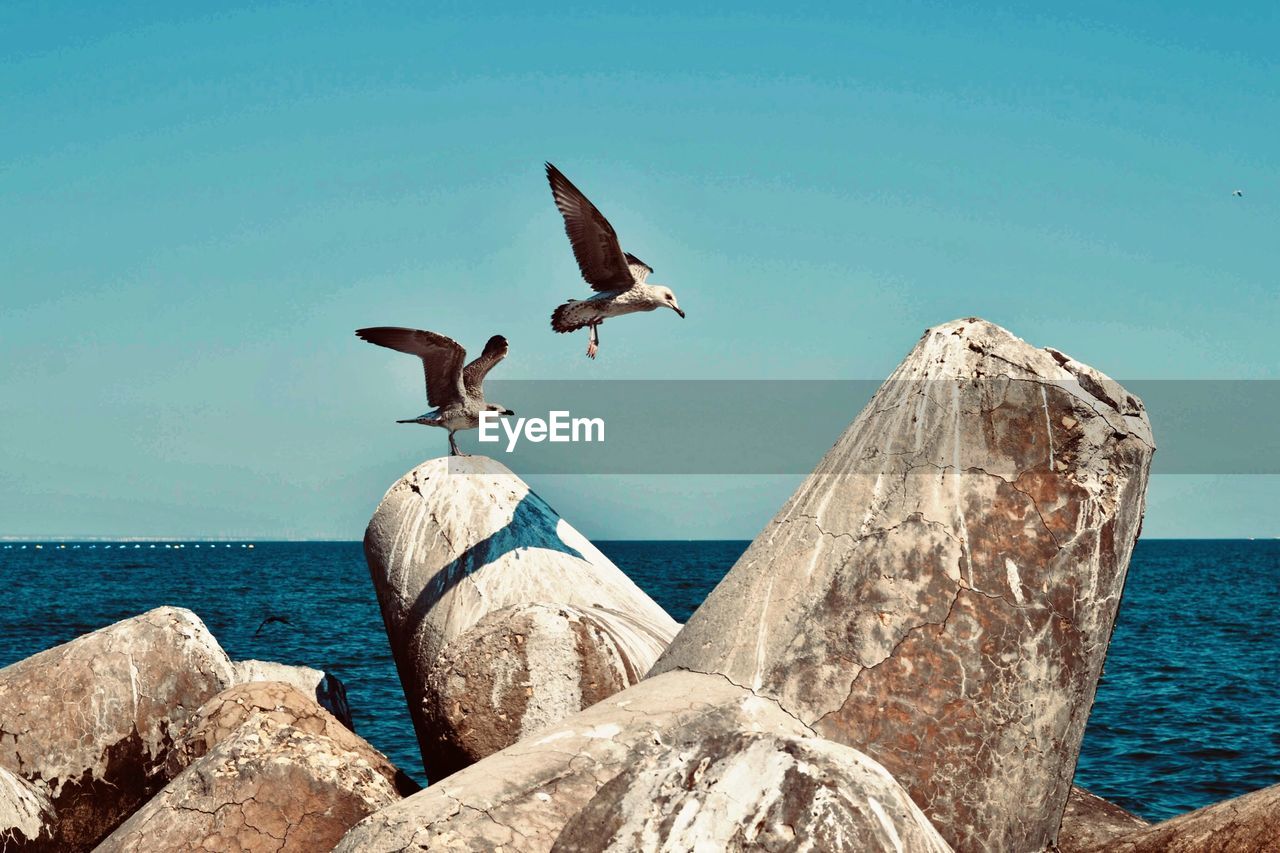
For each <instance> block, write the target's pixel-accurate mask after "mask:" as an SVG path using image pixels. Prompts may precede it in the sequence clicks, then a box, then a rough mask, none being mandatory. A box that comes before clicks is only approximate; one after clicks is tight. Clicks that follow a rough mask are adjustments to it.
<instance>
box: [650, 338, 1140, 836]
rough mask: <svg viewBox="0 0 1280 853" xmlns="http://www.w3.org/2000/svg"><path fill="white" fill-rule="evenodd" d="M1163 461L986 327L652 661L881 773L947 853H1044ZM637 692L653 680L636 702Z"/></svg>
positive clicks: (917, 373) (1042, 361)
mask: <svg viewBox="0 0 1280 853" xmlns="http://www.w3.org/2000/svg"><path fill="white" fill-rule="evenodd" d="M1153 450H1154V447H1153V443H1152V437H1151V429H1150V425H1149V423H1148V421H1147V417H1146V414H1145V412H1144V410H1143V407H1142V404H1141V402H1139V401H1138V400H1137V399H1135V398H1134V397H1133V396H1132V395H1130V394H1128V393H1127V392H1126V391H1125V390H1124V389H1123V388H1121V387H1120V386H1119V385H1118V384H1117V383H1115V382H1114V381H1113V380H1111V379H1109V378H1107V377H1106V376H1104V375H1102V374H1101V373H1098V372H1097V371H1095V370H1093V369H1092V368H1090V367H1087V366H1085V365H1082V364H1080V363H1078V362H1075V361H1073V360H1071V359H1070V358H1068V357H1067V356H1064V355H1062V354H1061V353H1060V352H1057V351H1055V350H1046V349H1037V348H1035V347H1033V346H1031V345H1030V344H1028V343H1026V342H1025V341H1022V340H1021V339H1019V338H1016V337H1014V336H1013V335H1012V334H1010V333H1009V332H1008V331H1006V330H1004V329H1002V328H1000V327H998V326H995V325H992V324H991V323H987V322H985V321H983V320H978V319H968V320H957V321H954V322H951V323H947V324H946V325H943V326H939V327H937V328H934V329H931V330H929V331H928V332H926V333H925V335H924V337H923V338H922V339H921V340H920V342H919V343H918V344H917V346H916V347H915V349H914V350H912V352H911V353H910V354H909V355H908V356H907V358H906V359H905V360H904V361H903V362H902V364H901V365H900V366H899V367H898V368H897V370H895V371H894V373H893V375H892V376H891V377H890V378H889V380H888V381H886V382H885V384H884V385H882V386H881V388H880V389H879V390H878V391H877V393H876V395H875V396H874V397H873V399H872V400H871V402H870V403H869V404H868V405H867V407H866V408H865V409H864V410H863V411H862V413H861V414H860V415H859V416H858V418H857V419H856V420H855V421H854V422H853V424H852V425H851V426H850V427H849V428H848V430H846V432H845V433H844V435H842V436H841V437H840V438H839V439H838V440H837V442H836V444H835V446H834V447H833V448H832V449H831V450H830V451H829V452H828V453H827V455H826V456H825V457H824V458H823V459H822V461H821V462H820V463H819V464H818V467H817V468H816V469H815V470H814V472H813V473H812V474H811V475H810V476H809V477H808V478H807V479H806V480H805V482H804V483H803V484H802V485H801V486H800V488H799V489H798V490H797V491H796V493H795V494H794V495H793V496H792V497H791V498H790V500H788V501H787V503H786V504H785V505H784V506H783V508H782V510H781V511H780V512H779V513H778V515H777V516H776V517H775V518H774V519H773V521H772V522H770V524H769V525H768V526H767V527H766V528H765V529H764V531H763V532H761V534H760V535H759V536H758V537H757V538H756V539H755V541H754V542H753V543H752V544H751V546H750V548H748V550H747V551H746V553H744V554H743V556H742V558H741V559H740V560H739V561H738V562H737V564H735V566H734V567H733V569H732V570H731V571H730V572H729V573H728V575H727V576H726V577H725V578H724V580H723V581H722V582H721V583H720V584H719V585H718V586H717V587H716V588H715V590H713V591H712V593H711V594H710V595H709V596H708V598H707V599H706V601H705V602H704V603H703V605H702V606H701V607H700V608H699V609H698V611H697V612H696V613H695V614H694V615H693V617H692V618H691V619H690V620H689V622H688V624H687V625H685V627H684V629H683V630H682V631H681V632H680V634H679V635H678V636H677V637H676V638H675V640H674V641H673V642H672V643H671V645H670V647H669V648H668V649H667V651H666V652H665V653H664V654H663V655H662V657H661V658H660V659H659V661H658V663H657V664H656V665H655V667H654V669H653V673H654V674H657V673H662V672H669V671H673V670H677V669H687V670H693V671H700V672H715V673H721V674H723V675H725V676H726V677H728V678H729V679H730V680H732V681H734V682H735V683H738V684H742V685H745V686H747V687H750V688H751V689H753V690H755V691H757V692H758V693H761V694H762V695H767V696H770V697H773V698H775V699H777V700H778V701H779V702H780V703H781V704H782V706H783V707H784V708H786V709H787V710H788V711H789V712H791V713H793V714H795V715H796V716H797V717H799V718H800V719H801V720H803V721H804V722H806V723H808V724H810V725H812V726H813V727H814V728H815V729H816V730H817V731H818V732H819V733H820V734H822V735H823V736H825V737H827V738H829V739H831V740H834V741H837V742H839V743H844V744H847V745H849V746H852V747H854V748H856V749H859V750H861V751H862V752H865V753H866V754H867V755H869V756H871V757H872V758H873V759H875V760H876V761H878V762H880V763H881V764H882V765H884V766H885V767H886V768H888V770H889V771H890V772H891V773H892V774H893V776H894V778H896V779H897V780H898V781H899V782H900V783H902V784H903V786H904V787H906V789H907V790H908V791H910V793H911V796H912V798H913V799H914V800H915V802H916V803H917V804H919V805H920V807H921V808H922V809H923V811H924V813H925V814H926V815H928V817H929V819H930V820H931V821H932V822H933V824H934V826H936V827H937V828H938V830H939V832H941V833H942V836H943V837H944V838H946V839H947V841H948V842H950V843H951V844H952V846H953V847H955V848H956V849H957V850H960V851H973V850H1039V849H1042V848H1044V847H1045V846H1047V845H1048V844H1050V843H1051V842H1052V841H1053V837H1054V833H1055V832H1056V831H1057V828H1058V822H1059V818H1060V816H1061V815H1062V813H1063V810H1064V808H1065V806H1066V801H1067V794H1068V791H1069V790H1070V787H1071V778H1072V774H1073V772H1074V769H1075V765H1076V759H1077V757H1078V754H1079V747H1080V741H1081V738H1082V736H1083V734H1084V726H1085V721H1086V719H1087V717H1088V713H1089V708H1090V706H1091V705H1092V702H1093V696H1094V690H1095V688H1096V686H1097V680H1098V676H1099V674H1100V672H1101V669H1102V663H1103V659H1104V657H1105V654H1106V649H1107V644H1108V642H1109V641H1110V637H1111V629H1112V624H1113V621H1114V619H1115V613H1116V608H1117V606H1118V604H1119V601H1120V593H1121V590H1122V588H1123V585H1124V577H1125V572H1126V570H1127V568H1128V563H1129V556H1130V554H1131V552H1132V549H1133V544H1134V540H1135V539H1136V538H1137V535H1138V531H1139V528H1140V526H1141V521H1142V512H1143V508H1144V499H1145V491H1146V483H1147V475H1148V472H1149V468H1150V463H1151V455H1152V452H1153ZM642 683H643V682H642Z"/></svg>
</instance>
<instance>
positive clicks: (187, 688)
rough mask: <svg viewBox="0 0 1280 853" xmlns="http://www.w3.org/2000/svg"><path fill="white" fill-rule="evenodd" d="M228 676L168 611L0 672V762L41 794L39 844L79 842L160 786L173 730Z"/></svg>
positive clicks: (195, 625)
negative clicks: (49, 820)
mask: <svg viewBox="0 0 1280 853" xmlns="http://www.w3.org/2000/svg"><path fill="white" fill-rule="evenodd" d="M231 679H232V671H231V661H230V660H229V659H228V658H227V655H226V653H225V652H224V651H223V650H222V648H221V647H220V646H219V645H218V642H217V640H215V639H214V638H213V635H212V634H210V633H209V631H208V629H207V628H205V626H204V623H203V622H201V621H200V619H199V618H198V617H197V616H196V615H195V614H194V613H192V612H190V611H189V610H182V609H179V608H174V607H161V608H157V609H155V610H152V611H149V612H147V613H144V614H142V615H140V616H135V617H133V618H131V619H126V620H124V621H122V622H117V623H116V624H114V625H111V626H109V627H106V628H103V629H101V630H98V631H94V632H93V633H90V634H86V635H84V636H83V637H78V638H77V639H75V640H72V641H71V642H69V643H64V644H63V645H61V646H56V647H54V648H52V649H47V650H45V651H43V652H40V653H39V654H37V655H33V656H32V657H29V658H27V659H26V660H23V661H19V662H18V663H15V664H12V665H11V666H8V667H5V668H4V669H0V767H3V768H5V769H7V770H9V771H11V772H12V773H13V774H14V775H16V776H19V777H21V778H23V779H25V780H27V781H28V782H31V783H32V784H33V785H34V786H35V787H36V788H37V789H38V790H39V791H40V792H41V793H42V794H44V795H45V796H46V797H47V798H48V800H49V803H50V804H51V806H52V808H53V810H54V813H55V814H56V815H57V820H56V821H55V822H54V825H53V831H54V837H53V839H52V848H51V849H56V850H59V851H81V850H89V849H91V848H92V847H93V845H94V844H96V843H97V842H98V841H99V840H100V839H102V838H103V837H105V836H106V835H107V834H108V833H110V832H111V830H112V829H114V828H115V827H116V826H118V825H119V824H120V822H121V821H123V820H124V819H125V818H126V817H128V816H129V814H131V813H132V812H133V811H134V809H136V808H137V807H138V806H139V805H141V804H142V803H143V802H145V801H146V800H147V799H148V798H150V797H151V795H152V794H154V793H155V792H156V791H158V790H159V789H160V788H161V787H163V786H164V784H165V783H166V782H167V781H168V780H169V776H168V774H167V773H166V770H165V767H166V760H167V758H168V755H169V751H170V748H171V746H172V738H173V735H174V733H175V732H176V731H177V730H178V729H179V728H180V727H181V726H182V725H183V724H184V723H185V722H186V721H187V718H188V717H189V716H190V714H191V713H192V712H193V711H194V710H195V709H196V708H198V707H200V705H201V704H203V703H204V702H205V701H206V700H208V699H209V698H211V697H212V696H214V695H215V694H217V693H218V692H220V691H221V690H223V689H224V688H225V687H226V686H227V685H228V684H230V683H231Z"/></svg>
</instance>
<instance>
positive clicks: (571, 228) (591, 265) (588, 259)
mask: <svg viewBox="0 0 1280 853" xmlns="http://www.w3.org/2000/svg"><path fill="white" fill-rule="evenodd" d="M547 180H548V181H549V182H550V183H551V195H552V196H553V197H554V198H555V200H556V207H557V208H559V209H560V215H561V216H563V217H564V230H565V233H566V234H568V235H569V242H570V243H571V244H572V245H573V255H574V257H576V258H577V259H578V268H579V269H581V270H582V277H583V278H584V279H586V281H587V284H589V285H591V289H592V290H594V291H597V293H596V295H595V296H592V297H591V298H590V299H582V300H578V299H570V300H569V301H568V302H566V303H564V304H563V305H561V306H560V307H559V308H557V309H556V310H555V311H554V312H552V314H551V328H552V329H554V330H555V331H557V332H573V331H576V330H578V329H581V328H582V327H583V326H586V327H587V328H589V329H590V330H591V337H590V338H589V340H588V343H587V357H588V358H595V357H596V351H597V350H598V349H599V348H600V324H601V323H603V322H604V321H605V320H607V319H608V318H610V317H621V316H622V315H623V314H632V313H635V312H636V311H652V310H653V309H655V308H670V309H671V310H672V311H674V312H676V313H677V314H679V315H680V316H681V317H683V316H684V312H683V311H681V310H680V305H679V303H677V302H676V295H675V294H674V293H672V292H671V288H669V287H663V286H662V285H660V284H646V283H645V279H646V278H647V277H648V276H649V274H650V273H651V272H653V267H651V266H649V265H648V264H646V263H645V262H644V261H642V260H640V259H639V258H637V257H636V256H635V255H633V254H631V253H630V252H624V251H622V246H621V245H619V244H618V235H617V233H616V232H615V231H614V230H613V226H612V225H610V224H609V220H607V219H605V218H604V214H602V213H601V212H600V211H599V210H597V209H596V206H595V205H594V204H592V203H591V202H590V201H589V200H588V199H587V197H586V196H585V195H583V194H582V191H581V190H579V189H578V188H577V187H575V186H574V185H573V184H571V183H570V182H569V179H568V178H566V177H565V176H564V175H563V174H561V173H560V170H559V169H557V168H556V167H555V166H552V165H551V164H550V163H548V164H547Z"/></svg>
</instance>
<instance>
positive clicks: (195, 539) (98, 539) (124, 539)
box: [0, 535, 1280, 545]
mask: <svg viewBox="0 0 1280 853" xmlns="http://www.w3.org/2000/svg"><path fill="white" fill-rule="evenodd" d="M1277 540H1280V535H1273V536H1267V535H1262V536H1163V537H1161V536H1151V537H1147V536H1143V537H1142V538H1141V539H1139V541H1140V542H1274V541H1277ZM361 541H362V540H360V539H272V538H254V537H236V536H233V537H223V536H66V537H59V536H43V537H41V536H0V544H2V545H19V544H22V545H33V544H40V545H48V544H55V545H63V544H65V545H84V544H94V545H100V544H103V543H107V544H115V543H118V542H120V543H128V544H130V545H132V544H135V543H136V544H143V545H145V544H154V545H160V544H163V543H169V544H177V543H182V544H187V543H192V544H201V545H204V544H206V543H209V544H218V545H223V544H228V545H239V544H241V543H244V544H250V543H252V544H255V545H359V544H361ZM592 541H594V542H751V541H752V539H751V537H743V538H741V539H594V540H592Z"/></svg>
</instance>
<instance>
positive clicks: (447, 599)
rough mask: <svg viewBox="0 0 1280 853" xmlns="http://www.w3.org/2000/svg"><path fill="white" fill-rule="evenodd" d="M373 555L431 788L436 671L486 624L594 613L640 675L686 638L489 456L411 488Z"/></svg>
mask: <svg viewBox="0 0 1280 853" xmlns="http://www.w3.org/2000/svg"><path fill="white" fill-rule="evenodd" d="M364 547H365V557H366V559H367V561H368V564H369V572H370V574H371V576H372V578H373V583H374V587H375V589H376V591H377V594H378V603H379V605H380V606H381V608H382V617H383V621H384V622H385V624H386V628H387V634H388V637H389V639H390V643H391V650H392V653H393V654H394V656H395V659H396V667H397V669H398V670H399V672H400V682H401V684H402V685H403V687H404V692H405V698H406V699H407V701H408V704H409V709H410V712H411V714H412V716H413V721H414V729H415V731H416V733H417V736H418V744H419V746H420V748H421V750H422V755H423V766H424V768H425V770H426V772H427V775H428V776H429V777H430V778H432V779H438V778H440V777H441V776H442V775H444V773H445V772H447V771H446V769H445V767H442V766H439V765H437V764H436V763H435V757H434V755H433V752H432V748H433V744H434V743H435V739H436V734H435V733H434V732H433V731H432V730H431V729H430V728H429V727H428V725H427V720H426V718H425V716H424V714H423V712H422V708H423V700H424V699H425V698H426V696H427V676H428V672H429V670H430V669H431V667H432V665H433V664H434V663H435V661H436V660H437V658H438V657H439V656H440V654H441V652H443V651H444V649H445V646H447V645H448V644H449V643H450V642H451V641H452V640H453V639H455V638H456V637H458V636H459V635H460V634H462V633H463V632H465V631H466V630H467V629H469V628H471V627H472V626H474V625H475V624H476V623H477V622H479V621H480V620H481V619H482V618H484V617H485V616H486V615H487V614H489V613H492V612H494V611H495V610H501V609H503V608H505V607H511V606H521V605H527V604H537V603H542V604H548V605H552V606H560V605H564V606H568V607H574V608H579V609H585V608H595V610H594V614H595V617H596V618H597V619H598V620H599V621H600V622H601V623H602V624H603V625H605V626H606V627H607V630H608V632H609V635H610V636H611V637H613V638H614V639H615V640H616V644H617V648H618V649H619V650H620V651H621V652H622V653H623V654H624V655H625V656H626V659H627V660H628V661H629V662H630V665H631V666H632V668H634V669H635V670H636V671H638V672H644V671H646V670H647V669H648V667H649V665H650V664H651V662H652V661H654V660H655V659H656V658H657V656H658V655H659V654H660V653H661V652H662V650H663V649H664V648H665V647H666V644H667V642H668V641H669V640H670V639H671V637H672V636H674V635H675V632H676V630H677V629H678V628H679V626H678V625H677V624H676V623H675V621H674V620H672V619H671V617H670V616H668V615H667V613H666V612H665V611H663V609H662V608H661V607H659V606H658V605H657V604H655V603H654V602H653V600H652V599H650V598H649V596H647V595H645V593H644V592H643V591H641V590H640V588H639V587H637V586H636V585H635V584H634V583H633V582H632V581H631V579H630V578H628V577H627V576H626V575H625V574H624V573H623V572H622V571H621V570H619V569H618V567H617V566H615V565H613V563H611V562H610V561H609V559H608V558H607V557H605V556H604V555H603V554H601V553H600V552H599V550H597V549H596V548H595V546H594V545H592V544H591V543H590V542H588V541H587V539H586V538H585V537H584V536H583V535H582V534H581V533H579V532H578V531H577V530H575V529H574V528H573V527H572V526H571V525H569V524H568V523H567V522H566V521H565V520H564V519H562V518H560V517H559V516H558V515H556V513H555V511H554V510H553V509H551V507H550V506H548V505H547V504H546V502H545V501H543V500H542V499H541V498H539V497H538V496H537V495H536V494H534V493H533V492H532V491H530V489H529V487H528V486H527V485H526V484H525V483H524V482H523V481H522V480H520V478H519V477H517V476H515V475H514V474H512V473H511V471H510V470H508V469H507V468H506V467H505V466H503V465H502V464H501V463H499V462H495V461H494V460H492V459H487V458H485V457H482V456H473V457H466V458H458V457H452V458H441V459H433V460H430V461H427V462H424V463H423V464H422V465H419V466H418V467H417V468H415V469H414V470H413V471H411V472H409V473H408V474H406V475H405V476H404V477H402V478H401V479H400V480H399V481H398V482H396V483H395V485H393V486H392V487H391V489H390V490H389V491H388V492H387V494H386V496H385V497H384V498H383V499H382V502H381V503H380V504H379V505H378V508H377V510H376V511H375V512H374V515H373V518H372V519H371V520H370V522H369V527H368V530H367V531H366V532H365V539H364ZM570 704H571V703H570Z"/></svg>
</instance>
